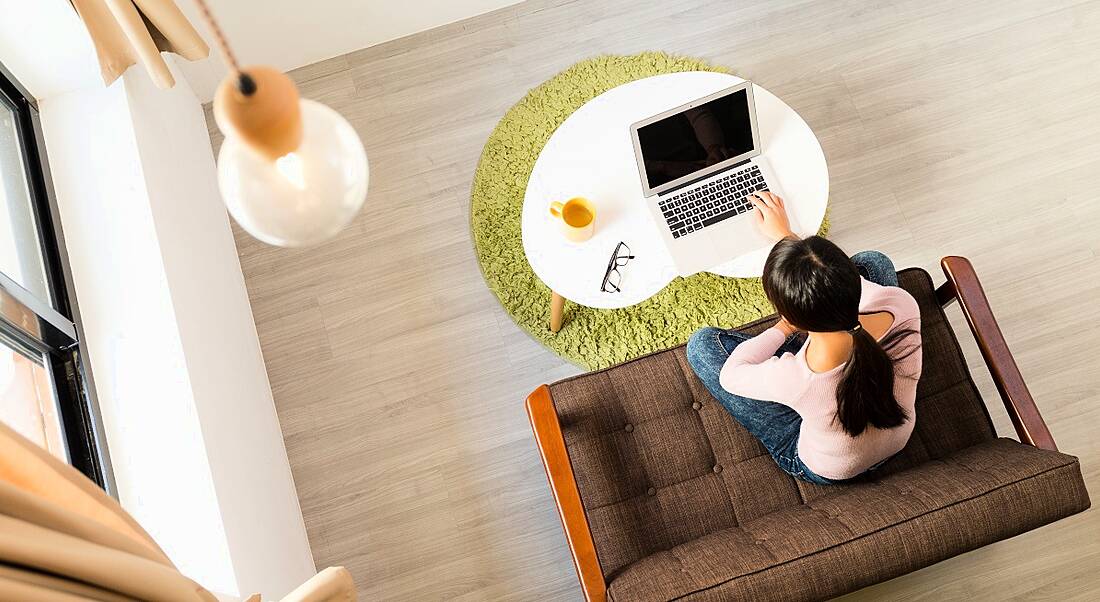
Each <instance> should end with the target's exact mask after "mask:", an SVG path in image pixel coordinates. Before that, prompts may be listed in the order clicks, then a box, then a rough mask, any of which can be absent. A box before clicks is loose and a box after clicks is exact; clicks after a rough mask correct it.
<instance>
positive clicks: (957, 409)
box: [527, 257, 1089, 601]
mask: <svg viewBox="0 0 1100 602" xmlns="http://www.w3.org/2000/svg"><path fill="white" fill-rule="evenodd" d="M942 266H943V269H944V272H945V273H946V274H947V283H946V284H944V285H943V286H941V287H939V289H936V288H934V287H933V284H932V279H931V277H930V276H929V275H928V273H927V272H925V271H923V270H919V269H908V270H904V271H902V272H901V273H900V274H899V277H900V280H901V286H902V287H904V288H905V289H906V290H908V291H909V292H910V293H912V294H913V296H914V297H916V299H917V301H918V302H919V303H920V309H921V319H922V334H923V352H924V373H923V376H922V377H921V381H920V383H919V386H918V398H917V425H916V429H915V431H914V433H913V436H912V438H911V439H910V441H909V444H908V445H907V446H906V447H905V449H904V450H903V451H902V452H901V453H900V454H899V455H898V456H896V457H894V458H893V459H892V460H890V461H889V462H888V463H887V464H886V465H884V466H883V467H882V468H881V469H879V470H878V471H877V474H876V475H875V477H874V478H873V479H864V480H862V481H861V482H858V483H854V484H848V485H841V486H832V487H822V486H817V485H811V484H808V483H804V482H801V481H797V480H794V479H792V478H791V477H789V476H787V475H786V474H784V473H782V472H781V471H780V470H779V469H778V468H777V467H776V466H775V463H774V462H773V461H772V459H771V458H770V457H769V456H768V455H767V454H766V453H765V451H764V448H763V447H762V446H761V445H760V444H759V442H757V441H756V440H755V439H754V438H753V437H752V436H751V435H749V434H748V433H747V432H746V431H745V430H744V429H743V428H741V426H740V425H739V424H737V423H736V422H735V421H734V420H732V419H731V417H730V416H729V414H727V413H726V411H725V410H724V409H723V408H722V407H721V406H720V405H719V404H718V403H717V402H716V401H715V400H714V398H713V397H711V395H710V393H709V392H707V390H706V389H705V388H704V387H703V385H702V384H701V383H700V382H699V380H698V379H697V378H696V377H695V375H694V374H693V373H692V371H691V368H690V367H689V366H688V364H687V360H686V358H685V355H684V348H683V347H678V348H676V349H671V350H668V351H663V352H660V353H656V354H653V355H649V356H646V357H642V358H639V359H636V360H633V361H630V362H627V363H625V364H622V365H620V366H616V367H614V368H610V369H607V370H601V371H599V372H593V373H590V374H585V375H582V376H577V377H574V378H570V379H567V380H563V381H560V382H558V383H555V384H553V385H549V386H547V385H543V386H542V387H540V388H539V389H537V390H536V391H534V392H533V393H532V394H531V395H530V396H529V397H528V399H527V411H528V414H529V415H530V418H531V424H532V427H533V429H534V432H535V439H536V442H537V444H538V447H539V451H540V453H541V455H542V459H543V462H544V463H545V465H546V472H547V476H548V477H549V480H550V487H551V489H552V492H553V494H554V498H555V501H556V502H557V506H558V511H559V513H560V514H561V518H562V523H563V525H564V527H565V534H566V538H567V540H568V543H569V547H570V549H571V551H572V554H573V560H574V563H575V565H576V568H577V572H578V575H579V577H580V581H581V586H582V589H583V591H584V594H585V596H586V598H587V599H589V600H604V599H612V600H631V601H633V600H673V599H675V600H731V599H748V600H771V599H778V600H811V599H821V598H828V597H832V596H836V595H839V594H842V593H845V592H848V591H852V590H855V589H858V588H861V587H864V586H867V585H870V584H872V583H876V582H879V581H884V580H886V579H890V578H892V577H896V576H898V575H902V574H904V573H908V572H910V571H914V570H916V569H919V568H921V567H924V566H927V565H929V564H932V563H935V562H938V561H940V560H943V559H945V558H949V557H951V556H955V555H956V554H961V553H962V552H966V551H968V550H972V549H974V548H977V547H980V546H983V545H986V544H989V543H992V542H994V541H997V540H1001V539H1005V538H1008V537H1012V536H1014V535H1017V534H1019V533H1023V532H1025V531H1028V530H1030V529H1034V528H1036V527H1039V526H1040V525H1044V524H1047V523H1050V522H1052V521H1055V520H1058V519H1060V518H1062V517H1065V516H1068V515H1070V514H1074V513H1077V512H1080V511H1082V510H1084V509H1086V508H1088V507H1089V497H1088V493H1087V492H1086V490H1085V486H1084V483H1083V481H1082V478H1081V469H1080V466H1079V465H1078V462H1077V458H1075V457H1073V456H1068V455H1065V454H1061V453H1058V451H1057V449H1056V447H1055V445H1054V440H1053V439H1052V438H1051V436H1050V432H1049V431H1048V430H1047V428H1046V425H1045V424H1044V423H1043V420H1042V417H1040V415H1039V412H1038V410H1037V409H1036V407H1035V403H1034V401H1033V400H1032V398H1031V395H1030V394H1029V393H1028V390H1027V387H1026V385H1025V384H1024V382H1023V379H1022V378H1021V376H1020V373H1019V370H1018V369H1017V367H1016V364H1015V362H1014V361H1013V360H1012V356H1011V355H1010V354H1009V351H1008V347H1007V346H1006V344H1005V341H1004V339H1003V337H1002V336H1001V332H1000V330H999V328H998V327H997V323H996V321H995V320H994V317H993V314H992V313H991V311H990V309H989V305H988V302H987V301H986V297H985V294H984V293H983V292H982V289H981V285H980V283H979V282H978V279H977V277H976V276H975V274H974V271H973V269H972V267H971V265H970V263H969V262H968V261H967V260H966V259H963V258H961V257H947V258H945V259H944V260H943V262H942ZM955 299H958V300H959V301H960V305H961V306H962V310H963V312H964V314H965V316H966V319H967V321H968V323H969V324H970V327H971V330H972V331H973V333H974V335H975V337H976V339H977V341H978V343H979V347H980V348H981V350H982V354H983V356H984V357H985V361H986V363H987V365H988V366H989V368H990V371H991V373H992V375H993V378H994V380H995V381H996V383H997V387H998V390H999V392H1000V394H1001V398H1002V399H1003V400H1004V404H1005V407H1006V408H1007V409H1008V412H1009V414H1010V415H1011V416H1012V421H1013V424H1014V425H1015V426H1016V430H1017V433H1018V435H1019V437H1020V439H1021V441H1022V442H1023V443H1021V442H1017V441H1015V440H1012V439H1006V438H998V437H997V435H996V434H995V432H994V429H993V425H992V423H991V421H990V418H989V414H988V413H987V410H986V406H985V404H984V403H983V402H982V399H981V398H980V396H979V394H978V390H977V388H976V387H975V385H974V382H973V380H972V379H971V376H970V373H969V371H968V370H967V367H966V362H965V360H964V358H963V354H962V351H961V350H960V348H959V345H958V341H957V340H956V338H955V334H954V332H953V331H952V330H951V327H950V324H949V323H948V321H947V318H946V316H945V314H944V310H943V307H944V306H946V305H948V304H950V303H951V302H952V301H954V300H955ZM773 320H774V319H764V320H760V321H757V322H755V323H752V324H749V325H747V326H745V327H744V329H746V330H748V331H750V332H759V331H760V330H763V329H764V328H766V327H767V326H768V325H770V324H771V323H772V321H773Z"/></svg>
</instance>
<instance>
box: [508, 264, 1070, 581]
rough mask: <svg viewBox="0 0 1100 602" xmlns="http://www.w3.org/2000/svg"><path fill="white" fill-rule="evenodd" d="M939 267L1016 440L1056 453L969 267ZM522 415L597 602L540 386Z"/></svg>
mask: <svg viewBox="0 0 1100 602" xmlns="http://www.w3.org/2000/svg"><path fill="white" fill-rule="evenodd" d="M940 267H941V268H943V273H944V274H945V275H946V276H947V282H945V283H944V284H943V285H941V286H940V287H939V288H937V289H936V298H937V300H938V301H939V303H940V305H941V306H944V307H946V306H948V305H950V304H951V303H952V302H953V301H955V300H958V301H959V305H960V306H961V307H962V311H963V315H964V316H965V317H966V322H967V324H969V325H970V331H971V332H972V333H973V334H974V338H975V339H976V340H977V342H978V347H979V349H981V352H982V357H983V358H984V359H985V363H986V366H988V368H989V372H990V374H991V375H992V376H993V381H994V382H995V383H996V385H997V392H998V393H1000V396H1001V400H1002V401H1003V402H1004V405H1005V409H1006V410H1008V414H1009V416H1010V417H1011V418H1012V424H1013V426H1015V427H1016V434H1017V435H1018V436H1019V437H1020V441H1021V442H1023V443H1027V444H1029V445H1032V446H1035V447H1038V448H1041V449H1048V450H1051V451H1057V450H1058V448H1057V447H1056V446H1055V444H1054V438H1053V437H1052V436H1051V434H1050V430H1048V429H1047V425H1046V423H1045V422H1043V417H1042V416H1041V415H1039V409H1038V408H1037V407H1035V400H1034V399H1033V398H1032V397H1031V392H1030V391H1028V389H1027V385H1026V384H1025V383H1024V378H1023V376H1022V375H1021V374H1020V369H1019V367H1017V366H1016V360H1015V359H1013V357H1012V353H1011V352H1010V351H1009V349H1008V344H1007V343H1006V342H1005V339H1004V335H1003V334H1002V333H1001V329H1000V327H999V326H998V325H997V320H996V318H995V317H994V316H993V310H992V309H990V307H989V300H988V299H987V298H986V296H985V291H984V290H983V289H982V285H981V282H979V281H978V276H977V274H976V273H975V272H974V266H973V265H971V263H970V261H969V260H968V259H966V258H965V257H957V256H948V257H944V258H943V259H942V260H940ZM527 415H528V416H529V417H530V419H531V428H532V429H533V430H534V433H535V443H536V445H537V446H538V449H539V454H540V455H541V456H542V462H543V465H544V466H545V467H546V476H547V478H548V479H549V480H550V490H551V492H552V493H553V495H554V501H555V503H556V504H557V507H558V515H559V516H561V522H562V526H563V527H564V528H565V537H566V540H567V541H568V543H569V550H570V552H571V553H572V555H573V565H574V566H575V567H576V569H577V576H578V577H579V578H580V582H581V589H582V591H583V592H584V596H585V599H586V600H589V601H591V602H603V601H604V600H606V598H607V583H606V582H605V581H604V577H603V571H602V570H601V569H600V562H599V558H598V557H597V555H596V544H595V543H594V542H593V540H592V532H591V530H590V529H589V526H588V518H587V517H586V515H585V513H584V506H583V505H582V504H581V496H580V491H579V490H578V489H577V481H576V478H575V477H574V475H573V466H572V464H571V463H570V462H569V453H568V451H567V450H566V448H565V440H564V439H563V438H562V432H561V425H560V424H559V423H558V415H557V412H556V411H555V409H554V400H553V399H552V398H551V396H550V388H549V387H548V386H547V385H542V386H540V387H539V388H538V389H535V391H534V392H532V393H531V394H530V395H529V396H528V397H527Z"/></svg>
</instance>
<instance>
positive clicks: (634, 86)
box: [521, 71, 829, 332]
mask: <svg viewBox="0 0 1100 602" xmlns="http://www.w3.org/2000/svg"><path fill="white" fill-rule="evenodd" d="M742 81H744V80H742V79H741V78H739V77H735V76H733V75H727V74H723V73H713V72H709V71H690V72H684V73H670V74H667V75H657V76H654V77H647V78H645V79H640V80H636V81H633V82H630V83H627V84H623V85H621V86H618V87H616V88H613V89H611V90H608V91H607V92H604V93H603V94H601V95H599V96H597V97H596V98H593V99H592V100H590V101H588V102H587V103H585V105H584V106H582V107H581V108H580V109H577V111H576V112H575V113H573V114H572V115H570V116H569V118H568V119H566V120H565V122H564V123H562V124H561V126H560V127H558V129H557V130H556V131H555V132H554V134H553V135H552V136H551V137H550V140H549V141H548V142H547V143H546V146H545V147H544V148H543V149H542V152H541V153H540V154H539V158H538V160H537V161H535V167H534V170H533V171H532V173H531V179H530V181H529V182H528V184H527V192H526V194H525V196H524V201H523V216H522V222H521V223H522V231H523V250H524V253H526V255H527V261H528V262H530V264H531V268H532V269H533V270H534V271H535V275H537V276H538V277H539V279H540V280H542V281H543V282H544V283H545V284H546V285H547V286H548V287H549V288H550V289H551V290H552V291H553V295H552V298H551V312H550V314H551V320H550V321H551V324H550V329H551V330H553V331H554V332H557V331H558V329H560V328H561V314H562V307H563V306H564V303H565V300H566V299H568V300H570V301H573V302H574V303H578V304H580V305H585V306H588V307H595V308H602V309H614V308H620V307H628V306H630V305H634V304H635V303H640V302H641V301H644V300H646V299H648V298H649V297H651V296H653V295H654V294H656V293H657V292H658V291H660V290H661V289H662V288H664V287H665V286H666V285H668V283H670V282H672V280H673V279H674V278H676V277H677V276H678V273H677V271H676V268H675V267H674V265H673V263H672V258H671V257H670V256H669V254H668V251H667V249H666V248H665V246H664V243H663V242H662V241H661V238H660V235H659V234H658V231H657V226H656V224H655V223H654V222H653V218H652V217H651V214H650V212H649V211H648V210H647V209H646V207H645V204H644V203H645V196H644V195H643V194H642V185H641V180H640V179H639V176H638V168H637V163H636V162H635V159H634V147H633V145H632V143H631V140H630V125H631V124H632V123H634V122H636V121H639V120H641V119H644V118H646V117H649V116H652V115H656V114H657V113H660V112H661V111H665V110H668V109H671V108H673V107H676V106H678V105H681V104H684V103H686V102H690V101H692V100H695V99H696V98H700V97H702V96H706V95H707V94H710V93H712V92H717V91H718V90H721V89H723V88H727V87H729V86H732V85H734V84H737V83H740V82H742ZM753 97H754V98H755V102H756V113H757V118H758V124H759V128H760V139H761V143H762V144H763V147H764V153H765V154H766V156H767V159H768V162H769V163H771V166H772V169H773V170H774V171H775V174H776V177H778V178H779V180H780V182H779V184H780V187H781V188H782V190H783V191H784V193H785V194H786V197H785V200H786V205H787V210H788V211H791V212H793V213H794V214H795V220H794V221H795V222H796V223H797V224H798V227H799V231H798V234H799V235H802V236H809V235H811V234H813V233H815V232H817V230H818V228H820V227H821V222H822V220H823V219H824V218H825V207H826V205H827V204H828V199H829V169H828V166H827V165H826V164H825V154H824V153H823V152H822V151H821V145H820V144H819V143H818V141H817V137H816V136H814V133H813V131H812V130H810V127H809V126H808V125H806V122H805V121H803V120H802V118H801V117H799V116H798V113H796V112H795V111H794V109H792V108H790V107H789V106H787V105H786V104H785V103H784V102H783V101H782V100H779V98H777V97H776V96H775V95H773V94H772V93H770V92H768V91H767V90H765V89H764V88H761V87H760V86H757V85H753ZM575 196H583V197H587V198H588V199H589V200H591V201H592V203H593V204H594V205H595V206H596V233H595V235H594V236H593V237H592V238H591V239H589V240H588V241H586V242H583V243H579V244H578V243H570V242H568V241H567V240H566V239H565V238H564V237H563V236H562V234H561V230H560V226H559V223H558V221H557V220H556V219H555V218H553V217H551V215H550V212H549V206H550V203H551V202H553V201H564V200H566V199H569V198H571V197H575ZM619 241H624V242H626V244H627V245H629V246H630V249H631V252H632V253H633V254H634V256H635V258H634V259H632V260H631V261H630V263H629V264H628V265H627V266H626V267H625V268H624V269H623V270H622V274H623V282H622V292H619V293H605V292H602V291H601V290H600V285H601V283H602V281H603V276H604V272H605V271H606V269H607V262H608V259H610V257H611V253H612V251H613V250H614V248H615V245H617V244H618V243H619ZM767 252H768V249H759V250H757V251H754V252H751V253H747V254H744V255H741V256H738V257H730V258H729V261H726V262H724V263H722V264H721V265H717V266H715V267H713V268H711V269H710V270H708V271H709V272H713V273H715V274H718V275H721V276H732V277H753V276H759V275H760V274H761V273H762V271H763V268H764V260H765V259H766V258H767Z"/></svg>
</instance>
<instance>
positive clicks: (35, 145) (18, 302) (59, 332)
mask: <svg viewBox="0 0 1100 602" xmlns="http://www.w3.org/2000/svg"><path fill="white" fill-rule="evenodd" d="M0 99H2V101H3V102H4V104H5V105H7V106H9V107H10V108H11V109H12V110H13V112H14V115H15V129H16V139H17V140H18V142H19V147H20V153H21V158H22V162H23V171H24V175H25V177H26V181H27V188H28V194H29V196H30V201H31V210H32V213H33V215H34V221H35V226H36V228H37V234H38V244H39V251H40V253H41V256H42V263H43V268H44V269H45V272H46V281H47V282H46V286H47V289H48V291H49V295H50V299H49V300H48V301H47V300H43V299H39V298H38V297H37V296H35V295H34V294H32V293H30V292H29V291H27V290H26V289H24V288H23V287H22V286H20V285H19V284H18V283H16V282H15V281H14V280H12V279H11V278H9V277H8V276H6V275H4V274H3V273H0V297H3V300H4V301H5V302H7V303H8V304H10V305H11V306H14V307H17V308H21V309H23V310H24V312H26V311H29V312H31V313H33V314H34V316H35V318H36V320H32V322H34V321H36V322H37V323H30V324H28V323H25V322H24V323H22V324H20V323H17V322H15V321H13V320H12V319H11V318H12V316H6V315H4V312H3V311H0V339H2V340H4V341H5V342H6V343H8V344H9V345H14V346H18V347H21V348H22V349H23V350H24V351H27V352H32V351H33V352H37V353H39V354H41V357H42V358H43V361H44V364H45V368H46V370H47V371H48V373H49V376H50V380H51V382H52V384H53V389H54V390H53V393H54V397H55V399H56V400H57V404H58V414H59V417H60V419H61V426H62V432H63V433H64V438H65V443H66V447H67V449H68V452H69V461H70V463H71V464H72V466H73V467H74V468H76V469H77V470H79V471H80V472H82V473H83V474H84V475H86V476H87V477H88V478H90V479H91V480H92V481H94V482H95V483H96V484H97V485H99V486H100V487H101V488H103V489H104V490H106V491H107V492H108V493H110V494H111V495H117V492H116V489H115V486H114V478H113V474H112V472H111V464H110V457H109V455H108V452H107V445H106V440H105V437H104V434H103V424H102V419H101V416H100V413H99V405H98V403H97V400H96V396H95V387H94V386H93V385H92V383H93V381H92V374H91V369H90V367H89V366H88V363H87V361H86V356H85V350H84V345H83V344H82V343H81V341H82V340H83V329H82V328H81V326H80V318H79V312H78V306H77V302H76V295H75V291H74V289H73V282H72V275H71V273H70V269H69V262H68V254H67V252H66V249H65V240H64V234H63V232H62V229H61V221H60V217H59V212H58V208H57V201H56V198H55V196H54V190H53V184H52V178H51V177H50V168H49V162H48V161H47V158H46V146H45V138H44V137H43V134H42V124H41V120H40V118H39V112H38V106H37V103H35V102H34V100H33V96H31V94H30V93H29V92H28V91H27V89H26V88H24V87H23V86H22V85H21V84H20V83H19V81H18V80H17V79H16V78H15V77H14V76H13V75H12V74H11V72H10V71H8V70H7V69H6V68H5V67H4V65H3V63H0Z"/></svg>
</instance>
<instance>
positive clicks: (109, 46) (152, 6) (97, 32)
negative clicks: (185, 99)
mask: <svg viewBox="0 0 1100 602" xmlns="http://www.w3.org/2000/svg"><path fill="white" fill-rule="evenodd" d="M69 3H70V4H72V6H73V8H74V9H75V10H76V12H77V14H78V15H79V16H80V20H81V21H83V22H84V26H85V28H87V30H88V35H90V36H91V38H92V44H93V45H94V46H95V51H96V56H97V57H98V58H99V67H100V71H101V72H102V74H103V81H104V83H107V84H110V83H111V82H113V81H115V80H116V79H118V77H119V76H120V75H122V73H123V72H124V71H126V69H127V68H129V67H130V66H131V65H133V64H136V63H138V62H140V63H141V64H142V65H143V66H144V67H145V69H146V71H148V72H149V76H150V77H151V78H153V81H154V82H155V83H156V85H157V87H159V88H171V87H172V86H174V85H175V83H176V80H175V78H173V77H172V72H171V71H170V70H169V69H168V64H167V63H165V62H164V57H162V56H161V55H160V53H161V52H172V53H175V54H178V55H180V56H181V57H183V58H185V59H187V60H189V61H196V60H199V59H203V58H206V57H207V56H208V55H209V54H210V48H209V47H208V46H207V45H206V42H204V41H203V39H202V37H200V36H199V33H198V32H197V31H196V30H195V28H194V26H192V25H191V23H190V22H189V21H188V20H187V17H185V16H184V14H183V13H182V12H181V11H180V9H179V7H177V6H176V4H175V2H173V1H172V0H69Z"/></svg>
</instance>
